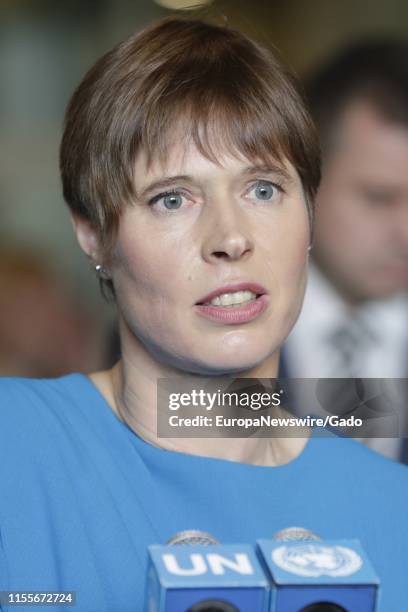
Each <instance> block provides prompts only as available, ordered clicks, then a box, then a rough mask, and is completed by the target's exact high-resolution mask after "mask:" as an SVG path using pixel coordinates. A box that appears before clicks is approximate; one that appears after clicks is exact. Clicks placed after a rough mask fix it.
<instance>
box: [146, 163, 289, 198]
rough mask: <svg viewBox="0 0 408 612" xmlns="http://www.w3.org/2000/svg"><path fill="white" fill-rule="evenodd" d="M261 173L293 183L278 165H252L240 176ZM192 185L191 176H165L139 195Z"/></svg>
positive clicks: (287, 173) (149, 185)
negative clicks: (276, 176) (179, 185)
mask: <svg viewBox="0 0 408 612" xmlns="http://www.w3.org/2000/svg"><path fill="white" fill-rule="evenodd" d="M257 172H260V173H262V174H278V175H279V176H280V177H281V178H283V179H284V180H285V181H291V180H292V177H291V175H290V174H289V172H288V171H287V170H286V169H285V168H284V167H283V166H282V165H278V164H276V165H275V164H261V165H252V166H247V167H246V168H244V169H243V170H242V171H241V172H240V173H239V174H240V175H241V176H245V175H247V176H250V175H253V174H256V173H257ZM181 182H182V183H192V182H194V177H192V176H189V175H188V174H178V175H174V176H165V177H163V178H161V179H159V180H158V181H153V182H152V183H149V184H148V185H146V187H144V188H143V189H142V191H141V192H140V193H137V197H138V198H142V197H145V196H146V195H148V194H149V193H150V192H152V191H156V190H160V189H167V188H169V187H172V186H174V184H175V183H181Z"/></svg>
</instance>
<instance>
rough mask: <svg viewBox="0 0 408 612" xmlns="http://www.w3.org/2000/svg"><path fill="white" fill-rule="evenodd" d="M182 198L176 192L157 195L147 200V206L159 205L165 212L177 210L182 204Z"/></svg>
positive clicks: (181, 195)
mask: <svg viewBox="0 0 408 612" xmlns="http://www.w3.org/2000/svg"><path fill="white" fill-rule="evenodd" d="M183 200H184V196H183V194H181V193H180V192H178V191H167V192H166V193H159V194H157V195H156V196H154V197H153V198H152V199H151V200H149V205H150V206H153V204H156V205H159V204H160V205H161V207H164V208H166V209H167V210H178V209H179V208H180V207H181V205H182V204H183Z"/></svg>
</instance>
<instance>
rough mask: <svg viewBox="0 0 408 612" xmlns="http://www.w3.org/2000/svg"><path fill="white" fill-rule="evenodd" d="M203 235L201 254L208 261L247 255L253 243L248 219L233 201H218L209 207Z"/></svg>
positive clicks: (214, 261) (235, 258)
mask: <svg viewBox="0 0 408 612" xmlns="http://www.w3.org/2000/svg"><path fill="white" fill-rule="evenodd" d="M209 216H210V220H209V223H208V224H207V227H206V231H205V233H204V235H205V236H206V237H205V239H204V241H203V245H202V254H203V258H204V260H205V261H207V262H208V263H218V262H219V261H224V260H231V261H235V260H239V259H242V258H243V257H248V256H249V255H250V253H251V252H252V251H253V248H254V243H253V240H252V238H251V236H250V227H249V223H248V219H247V218H246V217H245V215H244V213H243V211H241V210H239V209H238V207H237V206H234V203H231V202H228V203H227V202H225V201H224V202H220V203H219V204H218V205H215V206H213V207H211V211H209Z"/></svg>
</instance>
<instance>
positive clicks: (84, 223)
mask: <svg viewBox="0 0 408 612" xmlns="http://www.w3.org/2000/svg"><path fill="white" fill-rule="evenodd" d="M70 216H71V222H72V225H73V228H74V232H75V235H76V237H77V240H78V243H79V246H80V247H81V249H82V250H83V251H84V252H85V253H86V254H87V255H88V257H89V258H90V259H91V260H92V261H93V262H95V263H98V262H99V259H100V253H101V248H100V244H99V239H98V234H97V231H96V229H95V227H94V226H93V225H92V224H91V223H90V221H88V220H87V219H84V218H83V217H80V216H78V215H76V214H74V213H72V212H71V213H70Z"/></svg>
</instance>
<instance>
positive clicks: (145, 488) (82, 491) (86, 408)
mask: <svg viewBox="0 0 408 612" xmlns="http://www.w3.org/2000/svg"><path fill="white" fill-rule="evenodd" d="M407 509H408V470H407V468H406V467H405V466H403V465H400V464H397V463H394V462H392V461H390V460H387V459H385V458H383V457H382V456H380V455H379V454H376V453H374V452H373V451H371V450H369V449H367V448H366V447H364V446H363V445H361V444H360V443H358V442H355V441H353V440H349V439H341V438H336V437H319V436H317V435H313V436H312V438H311V439H310V440H309V441H308V443H307V445H306V447H305V449H304V451H303V452H302V453H301V454H300V455H299V457H297V458H296V459H295V460H293V461H291V462H290V463H288V464H286V465H282V466H279V467H264V466H254V465H248V464H243V463H238V462H233V461H228V460H224V459H211V458H206V457H201V456H196V455H188V454H185V453H179V452H173V451H166V450H163V449H161V448H158V447H154V446H152V445H150V444H148V443H147V442H145V441H144V440H142V439H141V438H140V437H138V436H137V435H136V434H135V433H134V432H133V431H132V430H131V429H130V428H128V427H127V426H126V425H125V424H124V423H122V422H121V421H120V420H119V419H118V418H117V417H116V416H115V414H114V413H113V411H112V410H111V408H110V407H109V405H108V404H107V402H106V401H105V399H104V398H103V396H102V395H101V394H100V393H99V391H98V390H97V388H96V387H95V386H94V385H93V383H92V382H91V381H90V380H89V379H88V378H87V377H86V376H84V375H82V374H71V375H69V376H64V377H62V378H59V379H53V380H30V379H6V378H4V379H0V591H5V590H7V591H10V590H13V591H18V590H22V591H41V592H44V591H71V590H73V591H76V597H77V604H76V607H75V608H67V610H68V609H73V610H76V611H77V612H93V611H95V612H105V611H106V612H108V611H109V612H128V611H129V612H131V611H132V612H135V611H137V612H141V611H142V610H143V601H144V589H145V573H146V561H147V546H148V545H149V544H164V543H165V542H166V541H167V540H168V539H169V538H170V537H171V536H173V535H174V534H176V533H177V532H180V531H182V530H185V529H200V530H203V531H208V532H210V533H211V534H212V535H213V536H214V537H216V538H217V539H218V540H220V541H221V542H222V543H226V544H227V543H242V542H246V543H255V541H256V540H257V539H259V538H271V537H272V536H273V534H274V533H276V532H277V531H279V530H280V529H283V528H285V527H291V526H301V527H305V528H307V529H310V530H312V531H313V532H315V533H317V534H319V535H320V536H321V537H322V538H324V539H339V538H345V539H350V538H357V539H359V540H360V542H361V544H362V546H363V548H364V549H365V552H366V553H367V554H368V556H369V558H370V560H371V562H372V564H373V566H374V568H375V570H376V572H377V574H378V575H379V577H380V580H381V605H380V608H379V611H378V612H403V611H405V610H408V512H407ZM3 609H4V610H9V609H10V611H11V610H14V609H15V608H14V607H10V608H7V607H3ZM23 609H27V608H23ZM36 609H38V610H42V609H44V610H51V609H55V610H57V609H59V610H61V607H59V608H56V607H55V608H54V607H53V606H52V607H47V608H45V607H44V608H43V606H39V607H38V608H36Z"/></svg>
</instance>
